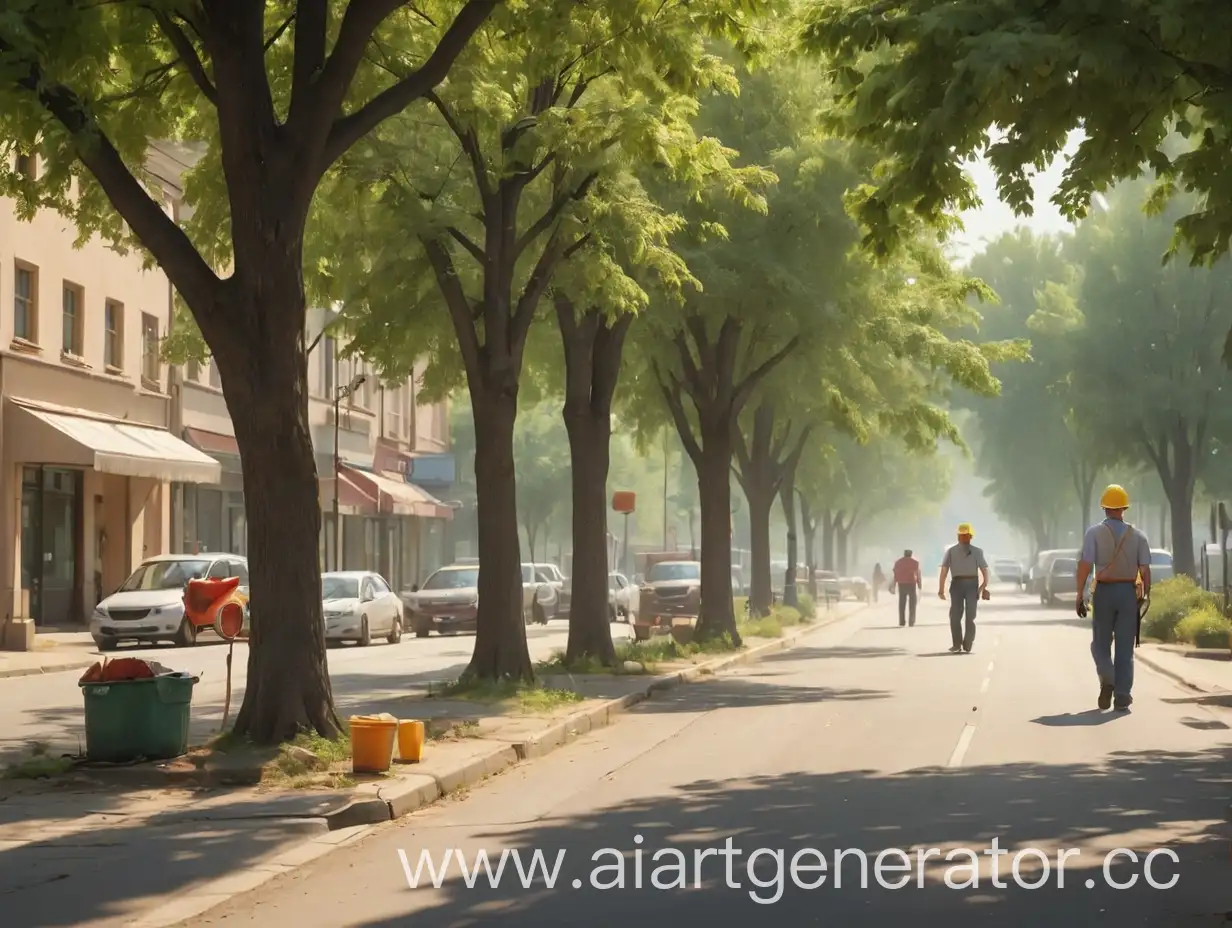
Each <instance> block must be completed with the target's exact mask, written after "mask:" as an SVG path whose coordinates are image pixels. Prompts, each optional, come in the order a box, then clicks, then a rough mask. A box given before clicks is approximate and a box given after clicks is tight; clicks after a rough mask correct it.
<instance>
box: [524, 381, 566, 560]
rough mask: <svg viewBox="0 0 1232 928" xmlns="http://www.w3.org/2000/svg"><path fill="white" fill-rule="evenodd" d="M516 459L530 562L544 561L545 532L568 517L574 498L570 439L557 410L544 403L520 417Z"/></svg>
mask: <svg viewBox="0 0 1232 928" xmlns="http://www.w3.org/2000/svg"><path fill="white" fill-rule="evenodd" d="M513 460H514V466H515V467H516V468H517V474H518V517H519V519H521V521H522V526H523V528H524V529H525V531H526V538H527V541H528V542H529V544H530V548H531V550H530V551H529V552H528V553H527V560H542V557H541V555H542V554H543V553H544V546H545V545H546V539H545V537H544V532H545V530H546V529H547V528H548V526H549V525H550V524H551V523H552V522H553V521H555V520H558V519H559V518H560V517H561V516H562V515H567V514H568V512H569V504H570V499H571V497H570V493H569V487H570V467H569V437H568V435H567V434H566V433H565V427H564V424H563V423H562V422H561V418H560V415H559V413H558V411H557V410H556V409H555V408H553V407H552V406H550V405H549V404H543V405H540V406H535V407H532V408H531V409H528V410H526V412H524V413H523V414H522V415H521V416H519V418H518V428H517V430H516V431H515V432H514V437H513Z"/></svg>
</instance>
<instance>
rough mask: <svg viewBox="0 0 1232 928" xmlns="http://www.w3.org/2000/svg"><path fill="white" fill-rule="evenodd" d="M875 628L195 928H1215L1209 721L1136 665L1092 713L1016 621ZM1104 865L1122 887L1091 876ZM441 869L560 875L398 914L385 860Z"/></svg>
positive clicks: (932, 602)
mask: <svg viewBox="0 0 1232 928" xmlns="http://www.w3.org/2000/svg"><path fill="white" fill-rule="evenodd" d="M925 589H926V590H928V589H930V587H929V586H927V585H926V587H925ZM892 608H893V607H892V606H890V605H889V604H888V603H886V601H885V600H884V599H883V600H882V603H881V604H879V605H877V606H874V607H872V608H870V609H867V610H864V611H863V612H861V613H857V614H856V615H855V616H853V617H851V618H849V619H846V620H844V621H842V622H839V623H837V624H836V625H834V626H830V627H827V628H825V629H822V630H820V631H818V632H816V633H814V634H813V635H812V636H810V637H809V639H807V641H806V643H804V644H802V645H801V646H798V647H796V648H794V649H792V650H790V651H786V652H783V653H781V654H776V655H773V656H772V657H770V658H768V659H765V660H763V661H761V662H759V663H756V664H751V665H746V666H744V667H743V668H741V669H740V670H738V671H737V672H735V673H732V674H723V675H719V676H718V677H716V678H713V679H711V680H710V681H709V682H705V683H700V684H696V685H691V686H686V687H681V688H678V689H676V690H673V691H670V692H668V693H666V694H663V695H661V696H660V697H658V698H656V699H655V700H653V701H651V702H648V703H646V704H643V705H642V706H640V707H638V708H636V709H635V710H633V711H632V712H630V713H628V714H627V715H626V716H624V717H623V718H622V719H621V720H620V721H619V722H618V723H617V724H615V725H614V726H611V727H609V728H606V729H603V730H601V731H599V732H596V733H594V734H593V735H590V736H587V737H585V738H583V739H581V740H579V741H578V742H576V743H575V744H573V745H571V746H569V747H567V748H565V749H563V750H561V751H558V752H556V753H554V754H552V755H549V756H548V757H546V758H543V759H541V760H538V761H534V762H531V763H528V764H524V765H522V766H520V767H518V768H515V769H514V770H512V771H510V772H509V773H507V774H504V775H502V776H500V777H497V778H495V779H493V780H492V781H490V782H489V784H488V785H487V786H485V787H484V788H480V789H475V790H473V791H471V792H470V793H469V794H467V795H466V796H464V797H462V798H460V799H457V800H454V801H449V802H446V803H443V804H439V805H437V806H435V807H433V808H430V809H427V810H424V811H423V812H421V813H418V814H415V815H413V816H411V817H409V818H407V819H404V820H402V821H401V822H397V823H391V824H390V825H388V826H383V827H381V828H379V829H377V830H376V831H374V832H373V833H372V834H371V835H370V836H369V837H368V838H367V839H365V840H364V841H362V842H359V843H357V844H356V845H354V846H352V847H350V848H346V849H343V850H340V851H337V852H335V853H334V854H331V855H329V856H328V857H325V858H323V859H321V860H318V861H317V862H316V863H314V864H311V865H309V866H308V867H306V868H303V869H300V870H297V871H294V872H291V873H288V874H285V875H283V876H280V877H279V878H278V879H277V880H276V881H275V882H274V883H271V884H269V885H268V886H267V887H265V888H264V889H262V890H258V891H257V892H255V893H252V894H248V895H244V896H240V897H237V898H235V899H233V900H232V901H230V902H229V903H227V904H226V905H224V906H223V907H221V908H219V909H216V910H213V911H212V912H210V913H207V914H206V915H205V916H204V917H200V918H196V919H194V920H193V921H194V925H195V926H200V925H213V926H226V928H242V926H262V928H264V926H268V925H276V924H287V925H291V924H293V925H296V926H298V928H338V926H346V928H394V926H398V928H401V926H411V925H413V926H415V928H444V926H470V925H479V924H483V923H485V922H486V921H487V920H489V919H493V918H497V919H499V920H500V923H501V924H502V925H513V926H523V925H524V926H535V928H544V926H576V925H588V926H619V928H628V926H630V925H639V924H640V925H652V926H657V925H667V924H672V923H676V924H692V925H706V926H732V928H736V926H739V928H747V926H748V925H749V924H751V923H753V922H754V921H758V920H768V921H769V922H770V923H772V924H775V925H785V926H798V925H841V926H855V925H869V926H885V925H894V924H913V925H926V926H931V925H944V926H947V928H950V926H966V925H981V926H983V925H988V926H993V925H995V926H998V928H1001V926H1023V928H1028V926H1030V928H1035V926H1040V925H1047V926H1049V928H1060V926H1070V925H1073V926H1079V925H1081V926H1091V925H1097V926H1102V925H1108V926H1129V925H1135V926H1137V925H1143V926H1152V928H1156V926H1172V925H1175V926H1186V928H1192V926H1205V925H1215V924H1226V922H1227V919H1225V916H1224V914H1223V913H1226V912H1228V911H1229V910H1232V879H1229V877H1230V876H1232V861H1230V860H1229V845H1228V840H1227V833H1226V830H1225V827H1226V826H1224V824H1223V820H1224V814H1225V807H1226V806H1227V803H1228V799H1229V782H1228V781H1229V776H1228V774H1229V765H1228V760H1229V749H1230V747H1232V737H1230V733H1229V728H1228V722H1229V720H1228V716H1227V712H1226V710H1225V709H1222V708H1219V707H1217V706H1214V705H1211V704H1210V703H1211V702H1212V701H1211V700H1209V699H1206V700H1198V699H1196V698H1194V697H1193V696H1192V695H1191V694H1187V693H1186V692H1184V691H1183V690H1181V689H1180V688H1179V687H1177V686H1176V685H1175V684H1173V683H1171V682H1169V681H1167V680H1164V679H1163V678H1161V677H1158V676H1155V675H1153V674H1152V673H1151V672H1150V671H1148V670H1147V669H1146V668H1145V667H1142V666H1139V667H1138V681H1137V685H1136V687H1135V697H1136V703H1135V705H1134V707H1133V711H1132V712H1130V713H1120V714H1113V713H1099V712H1098V711H1097V710H1095V706H1094V704H1095V698H1096V695H1097V687H1096V683H1095V680H1094V674H1093V670H1092V668H1091V663H1090V656H1089V650H1088V642H1089V632H1088V631H1087V630H1086V629H1085V628H1084V627H1083V625H1082V623H1081V622H1080V621H1078V620H1077V619H1076V618H1074V617H1073V616H1071V615H1070V614H1069V613H1068V612H1066V611H1064V610H1047V611H1046V610H1043V609H1041V607H1040V606H1039V605H1038V603H1037V602H1036V603H1033V602H1032V601H1031V600H1030V599H1029V598H1027V597H1025V596H1022V595H1014V594H1012V593H1009V592H1004V593H998V594H996V598H994V600H993V602H992V603H986V604H983V605H982V606H981V622H980V630H979V634H978V637H977V639H976V643H975V649H974V651H973V653H972V654H969V655H964V654H959V655H951V654H948V653H945V652H946V649H947V648H948V646H949V644H950V641H949V633H948V629H947V627H946V618H945V615H944V612H943V609H944V606H943V605H942V604H941V603H940V602H938V600H937V599H936V596H935V594H934V595H933V596H932V597H925V598H924V600H923V602H922V605H921V615H920V624H918V625H917V626H916V627H915V628H905V629H904V628H899V627H898V624H897V619H896V617H894V616H893V614H892ZM1218 701H1219V700H1215V702H1218ZM639 836H640V844H639ZM729 838H730V840H731V842H732V845H731V847H732V851H733V854H731V855H729V856H728V858H726V859H725V858H724V857H723V856H720V854H721V853H722V852H724V851H725V848H726V844H725V842H726V841H727V839H729ZM994 840H995V841H996V845H995V846H994V845H993V842H994ZM994 847H995V848H996V849H1000V850H1002V851H1008V853H1005V854H1002V855H1000V856H992V855H990V854H989V853H987V852H988V851H989V849H991V848H994ZM1117 848H1128V849H1131V850H1133V851H1135V852H1136V853H1137V862H1136V863H1134V862H1131V861H1130V860H1129V859H1128V858H1127V857H1126V856H1124V855H1122V856H1120V857H1115V858H1109V859H1108V865H1107V868H1106V869H1105V867H1104V861H1105V855H1107V854H1108V853H1109V852H1110V851H1113V850H1114V849H1117ZM1157 848H1167V849H1169V850H1170V851H1171V852H1173V853H1175V855H1176V857H1177V858H1178V861H1179V862H1173V860H1171V859H1170V858H1169V857H1168V856H1167V855H1166V854H1162V855H1156V856H1155V857H1154V858H1152V860H1153V863H1152V867H1151V868H1150V872H1149V875H1150V876H1151V878H1152V879H1153V880H1154V882H1155V883H1156V884H1157V885H1159V886H1163V885H1166V884H1167V883H1168V882H1169V881H1170V880H1172V878H1173V877H1179V880H1178V882H1177V883H1176V885H1174V886H1172V887H1171V888H1153V887H1152V886H1151V885H1148V883H1147V880H1146V877H1147V873H1148V871H1147V868H1146V864H1145V861H1146V855H1147V854H1148V853H1150V852H1151V851H1153V850H1155V849H1157ZM453 849H456V850H457V851H460V852H461V853H462V854H463V855H465V859H466V862H467V864H468V865H469V866H473V865H474V858H473V855H474V854H475V853H476V852H477V851H478V850H480V849H485V850H486V851H487V852H488V853H489V854H490V855H492V868H493V870H495V869H496V868H497V866H498V864H499V860H500V854H501V852H502V851H504V850H508V849H518V850H519V851H520V852H521V854H522V855H524V857H523V858H522V866H523V867H528V866H529V865H530V855H531V854H532V853H533V850H534V849H538V850H539V851H541V852H542V854H543V855H544V856H545V859H546V860H547V862H548V864H549V868H550V867H551V866H552V865H554V864H555V862H556V861H557V860H558V854H559V853H560V852H561V851H564V852H565V855H564V857H563V859H561V863H560V867H559V870H558V875H557V877H556V879H555V882H554V885H553V886H548V885H547V883H546V881H545V879H544V876H543V871H542V870H540V871H539V872H538V874H537V876H536V877H535V878H534V879H532V880H531V881H530V883H529V884H528V885H526V886H525V887H524V886H523V885H521V882H520V880H519V874H518V870H517V866H516V864H517V862H516V861H515V860H514V859H513V858H512V857H510V858H509V859H508V860H507V861H506V865H505V869H504V872H503V874H502V877H501V881H500V884H499V888H498V889H492V888H490V887H489V886H488V880H487V877H486V876H484V875H480V877H479V879H478V882H477V883H476V885H475V887H474V888H468V887H467V886H466V885H465V884H464V882H463V881H461V880H460V879H459V878H458V872H459V871H458V866H457V861H456V860H454V861H451V862H450V863H449V864H448V870H447V871H446V872H447V878H446V879H445V880H444V881H443V882H442V883H441V886H440V888H433V886H432V885H431V882H432V880H431V877H430V875H429V872H428V869H427V868H426V867H425V868H423V869H422V870H421V871H420V880H419V887H418V888H415V889H412V888H409V886H408V879H407V869H406V868H405V867H404V864H403V860H402V857H401V856H400V852H402V853H404V854H405V859H406V861H407V864H408V865H409V869H410V871H411V873H412V874H413V873H414V871H415V870H416V868H417V866H418V863H419V861H420V859H421V854H422V853H423V852H424V851H427V852H428V853H429V854H431V855H432V860H433V862H434V864H435V865H436V866H437V868H438V869H440V868H443V867H445V866H446V864H445V860H446V854H448V853H450V851H451V850H453ZM605 849H607V850H605ZM670 849H675V850H676V851H677V852H679V855H677V854H673V853H672V851H671V850H670ZM759 849H761V851H760V853H758V854H756V855H755V854H754V852H755V851H758V850H759ZM809 849H813V852H814V853H810V851H809ZM963 849H966V851H965V852H964V850H963ZM1030 849H1033V850H1034V851H1035V852H1039V853H1042V854H1043V855H1044V856H1045V857H1046V858H1047V859H1048V861H1049V865H1048V870H1047V872H1045V871H1044V870H1043V869H1042V866H1041V864H1040V863H1039V859H1038V856H1037V855H1036V854H1035V853H1033V852H1032V850H1030ZM842 850H846V851H847V852H848V853H847V854H846V855H845V856H842V857H839V856H838V855H837V852H839V851H842ZM895 850H898V851H901V852H905V854H906V857H901V856H899V855H897V854H895V853H894V851H895ZM638 851H640V852H641V853H640V872H641V885H640V888H639V886H638V881H637V876H636V874H637V872H638V869H639V864H638V861H639V856H638V854H637V852H638ZM664 851H666V853H664ZM861 851H862V852H863V854H864V857H863V860H865V861H867V876H866V878H864V880H863V881H862V873H861V871H862V869H863V867H862V860H861V857H860V853H859V852H861ZM1023 851H1025V853H1023V854H1022V856H1021V857H1020V858H1019V860H1020V869H1019V870H1018V871H1017V872H1018V876H1017V877H1015V876H1014V875H1013V871H1012V862H1013V860H1014V858H1015V854H1018V853H1019V852H1023ZM656 852H659V853H658V857H657V859H656V858H655V854H656ZM775 852H782V854H783V865H782V867H780V865H779V864H778V863H777V861H776V860H775V858H774V856H773V854H774V853H775ZM882 852H885V853H884V855H883V856H882V858H881V859H882V869H881V870H880V871H878V870H877V866H876V864H877V860H878V855H879V854H881V853H882ZM818 854H819V855H820V858H821V859H822V860H824V861H825V867H826V869H825V870H824V871H821V870H819V869H818V867H819V857H818ZM946 855H949V859H948V861H947V860H946V859H945V858H946ZM971 855H974V859H975V860H977V861H978V867H979V869H978V883H976V884H975V885H971V883H970V881H971V878H972V875H973V870H972V867H971V861H972V856H971ZM793 858H794V859H795V860H796V863H797V869H796V870H795V871H794V874H793V871H792V866H791V865H792V861H793ZM727 860H731V870H730V873H728V872H726V867H727ZM1059 860H1060V861H1062V862H1063V865H1064V866H1063V868H1059V867H1058V861H1059ZM618 861H620V862H622V864H621V865H622V866H623V875H624V885H623V888H622V887H620V886H615V887H612V888H606V889H601V888H596V887H595V886H594V885H593V883H594V882H597V883H598V884H599V885H600V886H610V885H611V883H612V882H613V881H614V880H616V879H617V877H618V872H617V871H616V869H615V867H616V866H617V862H618ZM921 861H923V862H924V866H923V867H921V866H920V862H921ZM750 863H752V864H753V866H752V867H751V868H750ZM836 864H837V866H836ZM904 864H905V865H906V867H908V868H910V869H904ZM994 866H995V868H996V873H995V876H994V870H993V868H994ZM664 867H665V868H666V869H659V868H664ZM680 867H683V873H682V871H681V870H680ZM605 868H606V869H605ZM699 873H700V878H699ZM656 874H657V881H656V878H655V876H656ZM921 874H922V876H921ZM780 875H781V876H782V883H783V888H782V891H781V893H780V892H779V891H778V889H777V886H776V884H778V883H779V882H780V879H779V878H780ZM681 876H683V881H684V882H685V884H686V886H685V887H683V888H682V887H680V886H672V885H671V884H672V882H673V881H674V880H675V879H677V878H678V877H681ZM836 876H841V878H842V879H841V885H836V879H835V878H836ZM823 877H824V880H825V881H824V883H821V884H820V886H819V887H817V888H806V887H808V885H809V884H811V883H814V884H815V883H816V881H817V880H819V879H820V878H823ZM878 877H880V882H879V879H878ZM1134 877H1136V881H1135V883H1134V885H1133V886H1131V887H1130V888H1126V889H1119V890H1118V889H1114V888H1112V886H1111V885H1110V883H1111V882H1113V881H1115V882H1116V883H1120V884H1125V883H1128V881H1130V880H1131V879H1133V878H1134ZM947 878H948V880H949V883H950V884H952V886H948V885H947V884H946V879H947ZM1040 879H1042V880H1043V883H1042V885H1041V886H1040V887H1039V888H1036V889H1027V888H1024V887H1023V886H1022V885H1019V884H1020V883H1031V882H1034V881H1035V880H1040ZM900 880H905V881H907V882H906V885H904V886H902V888H896V889H895V888H884V885H888V886H894V885H895V884H896V883H897V882H898V881H900ZM994 880H995V882H994ZM655 882H657V883H658V884H659V885H660V886H664V887H665V888H655V885H654V884H655ZM862 882H863V885H861V884H862ZM725 884H726V885H725ZM732 884H735V885H732ZM758 884H761V885H758ZM882 884H884V885H882ZM964 884H966V885H965V887H964ZM753 897H757V898H759V899H761V900H763V901H762V902H758V901H755V899H754V898H753Z"/></svg>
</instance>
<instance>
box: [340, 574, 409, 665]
mask: <svg viewBox="0 0 1232 928" xmlns="http://www.w3.org/2000/svg"><path fill="white" fill-rule="evenodd" d="M321 599H322V600H323V605H324V607H325V640H326V641H354V642H356V643H357V644H358V645H359V646H360V647H363V648H366V647H367V646H368V645H370V644H372V639H373V638H374V637H376V638H384V639H385V640H386V641H388V642H389V643H390V644H397V643H398V642H399V641H401V640H402V600H401V599H399V598H398V594H397V593H395V592H394V591H393V590H391V589H390V588H389V584H388V583H386V582H385V578H384V577H382V576H381V575H380V574H378V573H373V572H372V571H370V570H338V571H331V572H329V573H324V574H321Z"/></svg>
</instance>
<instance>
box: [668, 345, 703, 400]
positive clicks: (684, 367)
mask: <svg viewBox="0 0 1232 928" xmlns="http://www.w3.org/2000/svg"><path fill="white" fill-rule="evenodd" d="M693 338H694V341H696V340H697V336H696V335H694V337H693ZM675 342H676V350H677V352H678V353H679V354H680V368H681V371H682V372H683V373H684V388H685V389H686V390H688V391H689V393H697V394H704V393H705V392H706V390H705V384H704V383H703V382H702V376H701V370H700V369H699V367H698V364H697V362H695V361H694V360H693V351H692V349H690V348H689V342H688V340H687V339H686V338H685V334H684V333H683V332H677V333H676V338H675ZM702 343H703V344H704V343H705V333H704V332H703V337H702ZM698 354H699V355H702V364H703V365H704V364H705V363H706V362H705V357H704V353H703V352H702V350H701V346H700V345H699V347H698Z"/></svg>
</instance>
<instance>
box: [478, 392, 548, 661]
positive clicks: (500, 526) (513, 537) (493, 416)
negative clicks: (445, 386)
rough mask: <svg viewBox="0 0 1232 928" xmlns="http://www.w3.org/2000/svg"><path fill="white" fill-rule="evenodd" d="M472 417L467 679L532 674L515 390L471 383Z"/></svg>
mask: <svg viewBox="0 0 1232 928" xmlns="http://www.w3.org/2000/svg"><path fill="white" fill-rule="evenodd" d="M470 393H471V408H472V409H473V411H474V416H475V497H476V501H477V504H476V508H477V509H478V511H479V513H480V514H481V518H480V519H479V546H478V547H479V564H480V569H479V616H478V620H477V622H476V631H475V650H474V653H473V654H472V655H471V662H470V664H469V665H468V666H467V668H466V671H465V673H464V674H463V676H464V678H466V679H483V680H523V681H531V680H533V679H534V676H535V675H534V670H533V668H532V667H531V662H530V651H529V650H528V648H527V646H526V623H525V620H524V618H523V616H522V552H521V545H520V543H519V541H518V487H517V478H516V476H515V473H514V464H513V427H514V422H515V421H516V419H517V412H518V400H517V393H516V391H514V392H512V393H510V392H504V391H502V392H495V393H492V394H489V393H488V392H487V391H486V390H485V389H484V388H483V387H482V386H477V385H474V384H472V385H471V390H470Z"/></svg>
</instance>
